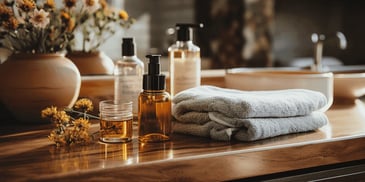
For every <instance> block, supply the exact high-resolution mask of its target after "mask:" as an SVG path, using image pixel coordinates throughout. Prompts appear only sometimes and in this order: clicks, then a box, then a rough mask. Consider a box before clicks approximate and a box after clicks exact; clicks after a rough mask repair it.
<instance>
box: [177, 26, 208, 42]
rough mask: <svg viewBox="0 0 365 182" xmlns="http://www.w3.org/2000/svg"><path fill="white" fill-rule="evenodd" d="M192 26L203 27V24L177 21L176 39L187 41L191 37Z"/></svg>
mask: <svg viewBox="0 0 365 182" xmlns="http://www.w3.org/2000/svg"><path fill="white" fill-rule="evenodd" d="M193 28H203V24H202V23H200V24H192V23H177V24H176V30H177V40H178V41H189V40H192V39H193V30H192V29H193Z"/></svg>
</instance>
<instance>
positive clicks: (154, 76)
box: [138, 55, 172, 143]
mask: <svg viewBox="0 0 365 182" xmlns="http://www.w3.org/2000/svg"><path fill="white" fill-rule="evenodd" d="M146 57H148V58H149V59H150V62H149V64H148V73H147V74H144V75H143V92H141V93H140V95H139V98H138V135H139V136H138V139H139V141H140V142H142V143H150V142H163V141H168V140H170V134H171V132H172V128H171V99H170V94H169V93H168V92H166V91H165V75H163V74H161V73H160V55H147V56H146Z"/></svg>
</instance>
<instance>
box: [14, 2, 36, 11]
mask: <svg viewBox="0 0 365 182" xmlns="http://www.w3.org/2000/svg"><path fill="white" fill-rule="evenodd" d="M17 6H18V8H19V9H21V10H23V11H24V12H30V11H32V10H34V9H35V8H36V3H35V2H34V1H33V0H17Z"/></svg>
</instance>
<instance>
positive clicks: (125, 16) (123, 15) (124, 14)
mask: <svg viewBox="0 0 365 182" xmlns="http://www.w3.org/2000/svg"><path fill="white" fill-rule="evenodd" d="M119 18H120V19H122V20H128V18H129V15H128V13H127V12H126V11H124V10H120V11H119Z"/></svg>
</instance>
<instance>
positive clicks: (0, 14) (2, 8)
mask: <svg viewBox="0 0 365 182" xmlns="http://www.w3.org/2000/svg"><path fill="white" fill-rule="evenodd" d="M12 16H13V11H12V10H11V9H10V8H9V7H7V6H6V5H5V4H3V3H1V4H0V21H8V20H9V19H10V17H12Z"/></svg>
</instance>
